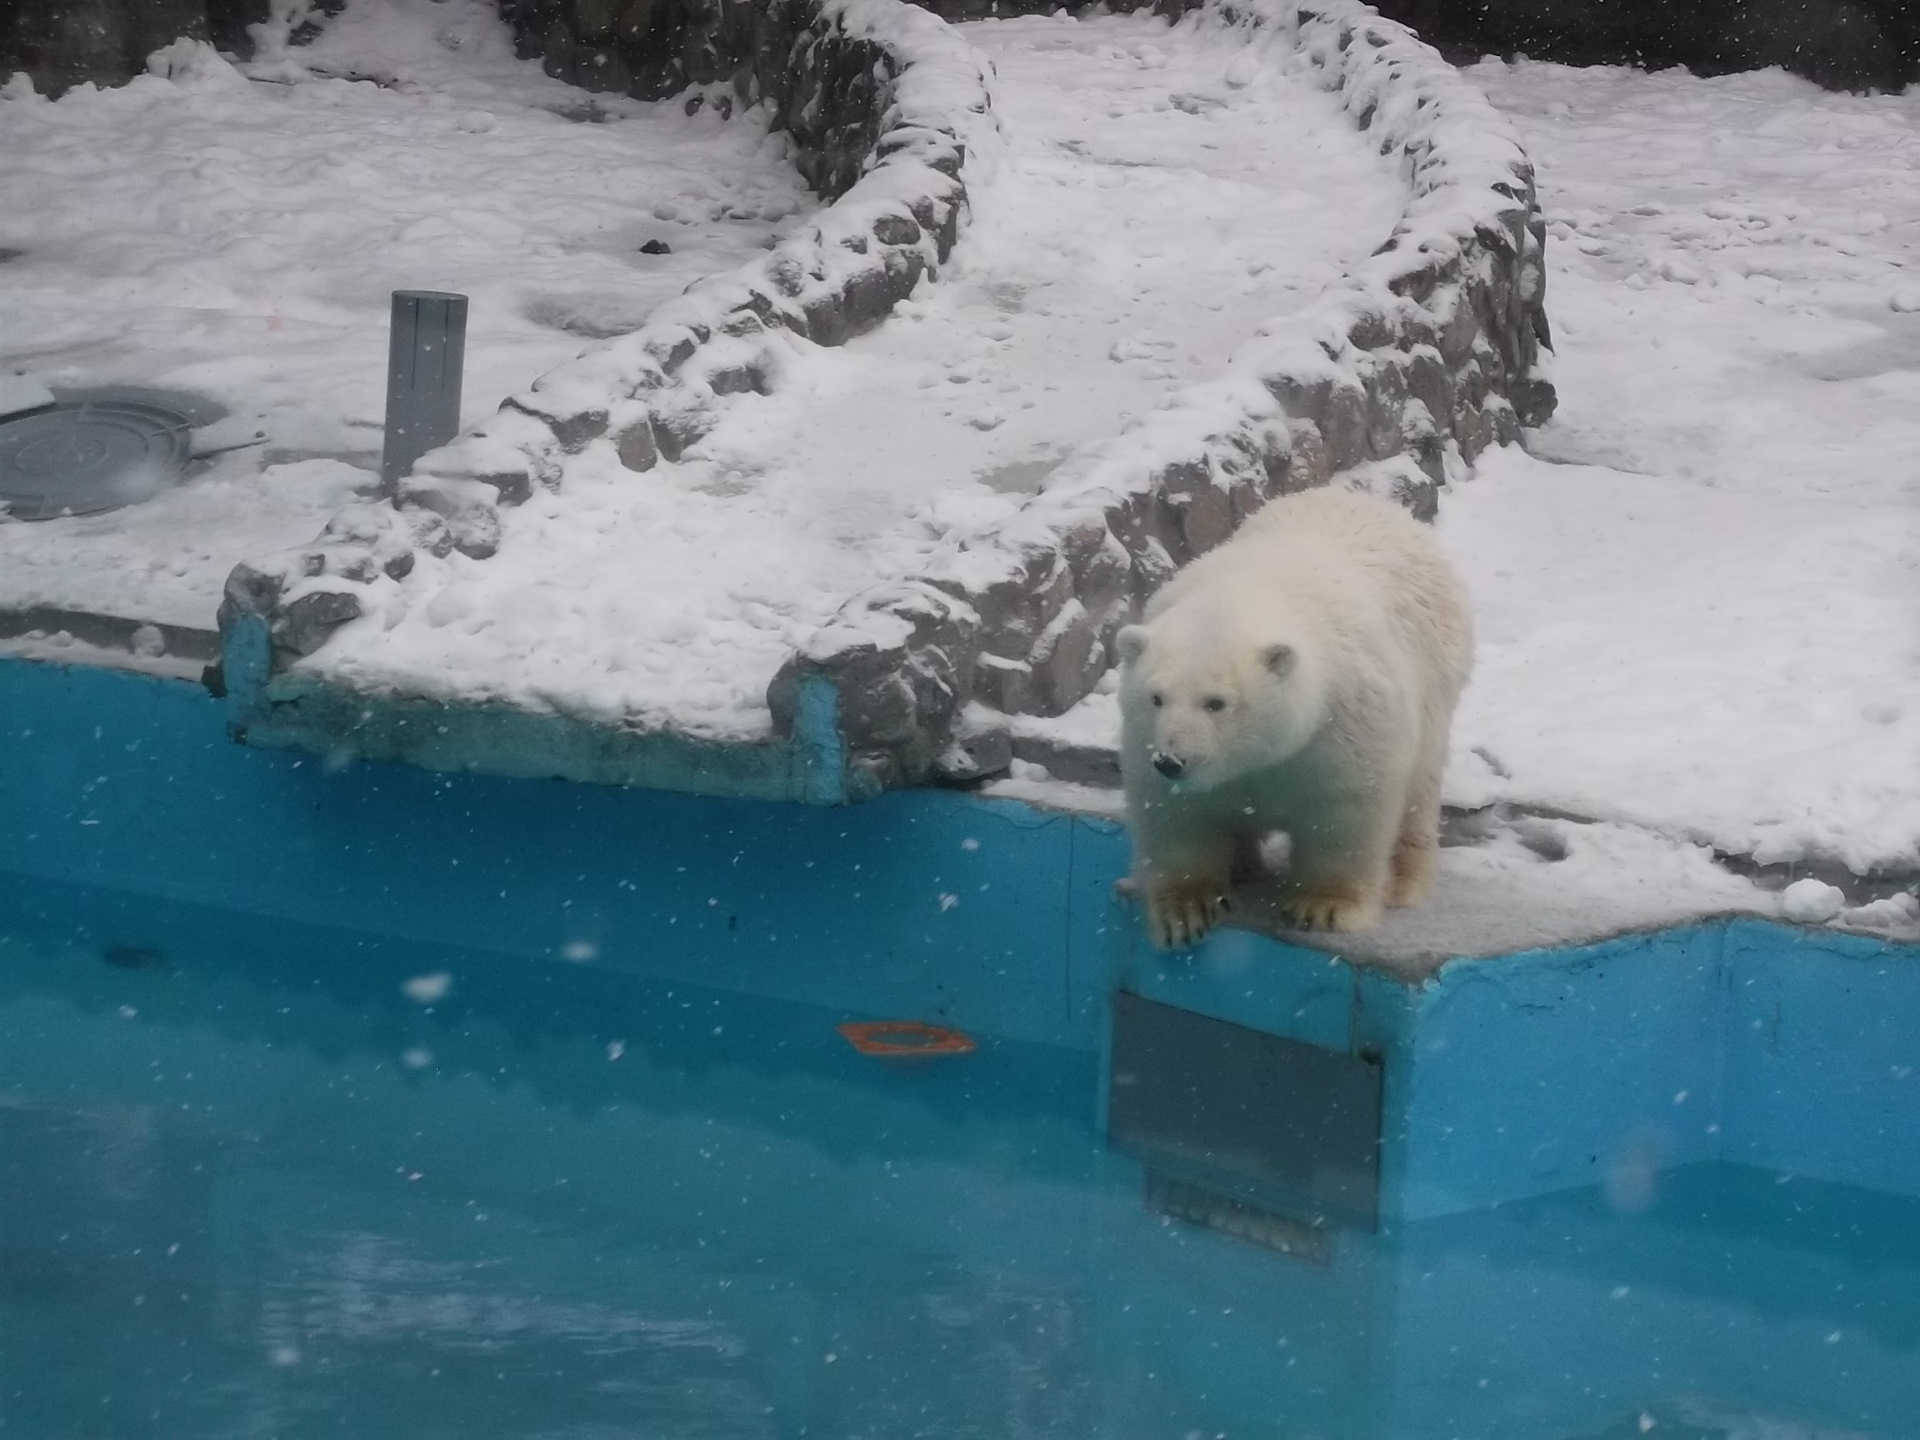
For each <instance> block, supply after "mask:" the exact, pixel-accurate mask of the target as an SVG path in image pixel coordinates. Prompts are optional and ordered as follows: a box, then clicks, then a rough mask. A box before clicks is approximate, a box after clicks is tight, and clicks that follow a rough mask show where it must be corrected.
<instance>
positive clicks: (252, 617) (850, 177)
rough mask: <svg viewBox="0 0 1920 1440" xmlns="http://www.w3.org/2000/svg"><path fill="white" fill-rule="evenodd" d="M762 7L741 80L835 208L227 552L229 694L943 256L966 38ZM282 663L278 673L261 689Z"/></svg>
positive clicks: (914, 14) (311, 648) (667, 431)
mask: <svg viewBox="0 0 1920 1440" xmlns="http://www.w3.org/2000/svg"><path fill="white" fill-rule="evenodd" d="M763 23H764V25H765V26H766V27H767V28H768V30H769V31H770V32H772V33H767V34H761V35H759V36H757V37H756V39H757V43H756V44H755V46H754V48H753V62H752V63H751V64H750V66H749V67H748V69H747V70H745V71H743V73H742V74H741V76H740V77H738V81H737V88H740V89H741V90H742V92H743V94H746V95H748V96H750V97H753V98H762V99H765V100H766V101H767V102H769V103H770V104H771V105H772V106H773V108H774V126H775V128H776V129H783V130H786V131H787V132H788V133H790V134H791V135H792V137H793V139H794V142H795V146H796V149H797V151H798V157H797V163H798V165H799V168H800V170H801V172H802V173H803V174H804V175H805V176H806V177H807V179H808V180H809V182H810V183H811V184H812V185H813V186H814V188H815V189H816V190H817V191H818V192H819V193H821V194H822V195H823V196H825V197H826V198H827V199H829V200H831V201H833V202H834V203H832V204H831V205H830V206H828V207H827V208H826V209H825V210H824V211H822V212H821V213H820V214H819V216H818V217H817V220H816V223H815V224H813V225H812V226H810V227H808V228H807V229H806V230H805V231H803V232H802V233H801V234H799V235H796V236H794V237H792V238H790V239H788V240H787V241H785V242H784V243H782V244H780V245H778V246H777V247H776V248H775V249H774V250H773V251H772V252H771V253H770V254H769V255H768V256H767V257H766V258H765V259H763V260H756V261H754V262H752V263H750V264H748V265H745V266H742V267H740V268H739V269H737V270H735V271H733V272H731V273H728V274H724V275H718V276H713V277H710V278H708V279H706V280H703V281H700V282H699V283H697V284H695V285H694V286H692V287H691V288H690V289H689V290H688V291H687V293H686V294H685V295H683V296H681V297H679V298H678V299H677V300H674V301H671V302H669V303H668V304H666V305H664V306H662V307H661V308H660V309H659V310H657V311H655V312H654V314H653V316H652V317H651V318H650V319H649V321H648V323H647V325H646V326H645V327H644V328H642V329H640V330H639V331H636V332H635V333H633V334H631V335H628V336H623V337H621V338H620V339H618V340H615V341H612V342H610V343H608V344H606V345H602V346H599V347H597V348H595V349H593V350H590V351H588V352H587V353H585V354H583V355H581V356H580V357H579V358H577V359H575V360H573V361H571V362H569V363H568V364H565V365H562V366H559V367H558V368H556V369H554V370H551V371H549V372H548V373H546V374H545V375H543V376H541V377H540V378H539V379H538V380H536V381H535V382H534V383H533V385H532V386H531V387H530V388H528V389H527V390H526V391H524V392H522V393H520V394H518V395H515V396H513V397H511V398H509V399H508V400H507V401H506V402H505V404H503V405H502V406H501V408H500V410H499V412H498V413H497V414H495V415H494V416H493V417H492V418H490V419H489V420H488V421H486V422H485V423H484V424H482V425H481V426H480V427H478V428H477V429H476V430H474V431H473V432H471V433H469V434H467V435H465V436H462V437H461V438H459V439H457V440H455V441H454V442H453V443H452V444H450V445H447V446H445V447H443V448H441V449H439V450H435V451H432V452H430V453H428V454H427V455H425V456H423V457H422V458H421V460H420V462H419V464H418V465H416V466H415V468H414V472H413V473H412V474H411V475H408V476H406V477H404V478H403V479H402V480H401V481H400V482H399V485H398V487H397V491H396V493H395V494H394V496H393V497H392V501H391V503H386V502H373V503H367V504H361V505H356V506H353V507H350V508H349V509H347V510H344V511H342V512H341V513H340V514H338V515H336V516H335V517H334V518H333V520H332V521H331V522H330V523H329V524H328V526H327V528H326V530H325V532H324V533H323V534H322V535H321V536H320V538H319V539H318V540H317V541H316V542H315V543H314V544H313V545H310V546H306V547H302V548H301V549H300V550H297V551H294V552H289V553H285V554H281V555H278V556H273V557H269V558H265V559H262V560H260V561H257V562H254V563H250V564H241V565H239V566H237V567H236V568H235V570H234V571H233V574H232V576H231V577H230V578H229V580H228V582H227V588H226V599H225V602H224V603H223V605H222V607H221V622H220V623H221V630H222V634H223V637H224V645H223V648H224V651H225V653H226V656H227V666H226V668H227V683H228V686H229V689H230V690H231V691H233V692H234V693H236V697H237V698H238V697H248V698H249V703H250V705H251V707H252V709H253V710H255V711H258V712H259V713H261V714H265V713H267V708H266V707H268V706H269V705H271V704H274V703H282V702H287V701H290V700H291V699H293V697H294V694H295V693H309V692H311V691H312V690H313V689H314V687H313V686H312V685H310V684H309V683H307V682H306V681H304V680H303V679H301V678H300V677H297V676H285V675H284V674H283V672H284V671H285V670H286V668H287V666H288V665H289V664H291V663H292V662H293V661H295V660H297V659H298V658H299V657H302V656H306V655H310V654H312V653H314V652H315V651H316V650H318V649H319V648H320V647H321V646H322V645H323V644H325V643H326V640H327V638H328V637H329V636H330V635H331V634H332V633H333V631H334V630H336V629H337V628H338V627H339V626H341V625H343V624H345V623H347V622H348V621H350V620H353V619H355V618H357V617H359V616H360V615H361V614H363V613H365V612H366V610H367V608H368V606H367V605H366V603H365V602H366V600H367V599H369V598H371V597H372V596H373V595H374V594H376V593H377V592H378V591H379V590H381V589H383V588H387V587H393V586H401V585H406V584H407V583H408V581H409V577H413V582H414V584H415V586H418V585H419V584H420V583H421V582H422V580H423V579H427V578H428V577H424V576H420V575H416V574H415V571H416V567H417V566H418V565H419V561H420V558H421V556H422V555H425V556H429V557H432V558H434V559H443V558H445V557H446V556H448V555H450V554H452V553H454V552H456V551H457V552H459V553H460V554H462V555H465V556H469V557H472V558H475V559H486V558H489V557H491V556H492V555H493V553H494V552H495V550H496V549H497V548H498V545H499V537H500V527H501V515H500V511H501V508H502V507H503V506H512V505H517V504H519V503H521V502H522V501H524V500H526V499H527V498H529V497H530V496H531V495H532V494H533V493H534V490H535V487H537V486H538V487H545V488H548V489H558V488H559V487H560V485H561V482H562V476H563V474H564V471H565V468H566V463H567V460H568V458H569V457H570V456H573V455H576V454H578V453H579V452H580V451H582V450H584V449H585V448H586V447H587V446H588V445H589V444H591V443H593V442H595V441H598V440H601V439H603V438H604V439H610V440H611V441H612V442H613V445H614V448H615V450H616V452H617V453H618V455H619V458H620V461H621V463H622V464H624V465H625V466H626V467H627V468H628V469H630V470H632V471H634V472H636V473H639V472H645V471H647V470H651V469H652V468H653V467H654V466H655V465H656V464H658V463H659V461H660V460H661V459H662V458H664V459H666V460H667V461H669V462H672V461H675V460H678V459H679V457H680V456H681V455H682V454H683V453H684V452H685V450H686V449H687V448H688V447H689V446H691V445H693V444H694V443H695V442H696V441H698V440H699V438H700V437H701V436H703V435H705V434H706V433H707V432H708V431H709V430H711V429H712V427H713V426H714V424H715V423H716V421H717V416H718V413H719V411H720V409H721V407H723V406H725V405H727V404H728V403H729V400H730V397H733V396H737V395H742V394H748V393H761V394H764V393H766V392H767V391H768V390H769V388H770V387H771V386H772V385H773V384H774V377H775V376H776V375H777V373H778V370H779V346H780V344H781V338H782V336H783V335H784V334H791V335H797V336H801V337H804V338H806V339H808V340H811V341H813V342H815V343H817V344H822V345H839V344H843V343H844V342H845V341H846V340H848V339H850V338H851V337H852V336H854V335H857V334H859V333H861V332H862V331H864V330H867V329H870V328H871V327H872V326H874V325H876V324H878V323H879V322H880V321H881V320H882V319H884V318H885V316H886V315H887V313H888V312H889V311H890V310H891V309H892V308H893V306H894V305H895V304H897V303H898V302H899V301H900V300H901V299H903V298H905V296H906V295H907V294H908V293H909V292H911V291H912V289H913V287H914V285H915V284H917V283H918V282H919V280H920V278H921V277H922V276H923V275H928V274H933V273H936V272H937V269H938V267H939V265H940V264H942V263H943V262H944V261H945V260H946V258H947V256H948V254H949V253H950V251H951V250H952V247H953V244H954V242H955V239H956V238H957V235H958V232H959V228H960V225H961V223H962V221H963V219H964V217H965V214H966V207H967V191H966V183H965V169H966V165H967V160H968V155H969V147H970V146H973V147H977V146H978V145H979V144H981V143H991V141H992V139H993V138H994V136H995V134H996V129H995V126H996V122H995V121H994V119H993V116H992V96H991V92H990V89H989V86H988V81H987V76H986V75H985V73H984V72H983V70H982V68H981V66H980V64H979V61H978V59H977V58H976V56H975V55H974V53H973V51H972V48H971V47H970V46H968V45H967V44H966V43H965V42H964V41H963V40H961V39H960V38H959V37H958V36H957V35H956V34H955V33H954V32H953V31H952V30H951V29H950V28H949V27H948V26H947V25H946V24H945V23H944V22H942V21H940V20H938V19H936V18H935V17H934V16H932V15H931V14H929V13H927V12H925V11H923V10H920V9H917V8H915V7H913V6H911V5H907V4H903V3H899V0H802V3H798V4H794V5H791V6H783V7H778V8H777V9H776V10H773V11H769V12H768V13H767V15H766V16H765V17H763ZM755 67H757V68H755ZM422 568H430V567H422ZM249 659H251V660H252V661H253V663H252V665H251V668H249V664H248V661H249ZM236 661H237V662H238V663H236ZM276 677H277V678H279V679H283V680H285V681H286V682H287V684H286V686H284V687H282V686H276V690H275V693H274V694H273V695H272V696H271V698H269V696H268V695H267V693H266V687H267V686H268V684H269V682H271V681H275V680H276ZM349 709H350V710H351V711H353V712H355V713H357V710H358V706H357V704H356V705H352V706H349Z"/></svg>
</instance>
